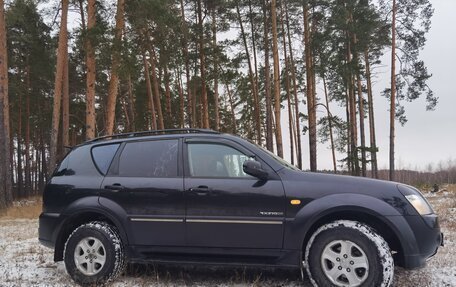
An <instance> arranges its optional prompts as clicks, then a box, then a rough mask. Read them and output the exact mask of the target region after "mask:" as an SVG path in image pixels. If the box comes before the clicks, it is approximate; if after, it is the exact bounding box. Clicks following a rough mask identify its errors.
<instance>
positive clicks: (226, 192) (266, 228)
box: [184, 138, 285, 249]
mask: <svg viewBox="0 0 456 287" xmlns="http://www.w3.org/2000/svg"><path fill="white" fill-rule="evenodd" d="M184 154H185V157H184V159H185V166H186V168H185V177H184V185H185V192H186V200H187V212H186V229H187V245H188V246H190V247H193V246H194V247H198V246H200V247H221V248H223V247H228V248H270V249H279V248H282V239H283V220H284V200H285V196H284V190H283V187H282V183H281V181H280V179H279V178H278V177H277V176H276V175H275V173H274V171H273V170H272V169H270V168H269V167H268V166H267V165H266V163H264V162H262V161H261V159H258V158H256V160H258V161H260V162H261V164H262V167H263V168H264V169H267V170H268V171H269V173H270V174H271V179H270V180H267V181H261V180H259V179H257V178H254V177H252V176H250V175H247V174H245V173H244V172H243V168H242V165H243V162H244V161H245V160H251V159H252V157H254V156H255V155H253V154H252V153H251V152H249V151H248V150H246V149H244V148H243V147H242V146H240V145H238V144H236V143H234V142H231V141H229V140H220V139H218V140H217V141H212V140H210V139H208V140H204V139H201V138H193V139H187V140H186V141H185V144H184ZM274 175H275V176H274Z"/></svg>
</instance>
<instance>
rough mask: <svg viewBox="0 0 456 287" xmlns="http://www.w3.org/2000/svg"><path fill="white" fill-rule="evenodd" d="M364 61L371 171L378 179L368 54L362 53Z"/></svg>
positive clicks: (366, 52)
mask: <svg viewBox="0 0 456 287" xmlns="http://www.w3.org/2000/svg"><path fill="white" fill-rule="evenodd" d="M364 61H365V67H366V80H367V101H368V107H369V136H370V154H371V169H372V177H373V178H378V166H377V143H376V138H375V118H374V100H373V95H372V81H371V71H370V63H369V52H368V50H367V49H366V50H365V51H364Z"/></svg>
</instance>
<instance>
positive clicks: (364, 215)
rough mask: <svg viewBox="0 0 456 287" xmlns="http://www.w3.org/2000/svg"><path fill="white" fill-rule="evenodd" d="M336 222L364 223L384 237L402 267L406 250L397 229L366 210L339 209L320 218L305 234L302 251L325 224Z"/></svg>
mask: <svg viewBox="0 0 456 287" xmlns="http://www.w3.org/2000/svg"><path fill="white" fill-rule="evenodd" d="M336 220H350V221H358V222H361V223H364V224H366V225H368V226H370V227H371V228H373V229H374V230H375V231H376V232H377V233H378V234H379V235H380V236H382V237H383V238H384V239H385V241H386V242H387V243H388V246H389V247H390V248H391V250H392V251H394V252H393V253H394V254H393V257H394V260H395V261H396V262H397V263H398V265H401V263H402V262H403V260H404V250H403V246H402V242H401V239H400V238H399V237H398V236H397V233H396V231H395V228H393V227H392V226H390V224H389V223H387V222H385V221H384V220H382V219H380V217H379V216H377V215H374V214H373V213H372V212H366V211H364V210H356V211H355V210H351V209H339V210H333V211H330V212H329V213H326V214H324V215H322V216H320V217H318V218H317V219H316V220H315V221H314V222H313V223H312V225H311V226H310V227H309V229H308V230H307V232H306V233H305V236H304V239H303V241H302V250H305V248H306V246H307V243H308V242H309V240H310V238H311V237H312V235H313V234H314V233H315V231H317V229H318V228H319V227H321V226H323V225H325V224H328V223H331V222H334V221H336Z"/></svg>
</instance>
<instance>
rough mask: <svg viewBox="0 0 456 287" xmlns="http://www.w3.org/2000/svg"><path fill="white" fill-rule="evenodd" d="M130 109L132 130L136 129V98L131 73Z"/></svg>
mask: <svg viewBox="0 0 456 287" xmlns="http://www.w3.org/2000/svg"><path fill="white" fill-rule="evenodd" d="M127 101H128V111H129V113H130V123H131V126H130V132H132V131H135V130H136V128H135V126H136V125H135V99H134V96H133V83H132V82H131V75H130V74H128V98H127Z"/></svg>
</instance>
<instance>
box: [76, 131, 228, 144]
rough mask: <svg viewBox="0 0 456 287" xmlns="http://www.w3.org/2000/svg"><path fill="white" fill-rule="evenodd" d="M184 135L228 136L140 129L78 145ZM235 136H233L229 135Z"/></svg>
mask: <svg viewBox="0 0 456 287" xmlns="http://www.w3.org/2000/svg"><path fill="white" fill-rule="evenodd" d="M184 135H192V136H216V137H220V136H224V137H227V136H228V137H229V135H228V134H223V133H220V132H217V131H214V130H210V129H165V130H151V131H141V132H131V133H122V134H115V135H108V136H102V137H98V138H95V139H92V140H89V141H86V142H84V143H81V144H80V145H78V146H83V145H92V144H98V143H100V144H107V143H117V142H124V141H132V140H141V139H160V138H174V137H176V138H178V137H182V136H184ZM231 137H234V138H237V137H235V136H231Z"/></svg>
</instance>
